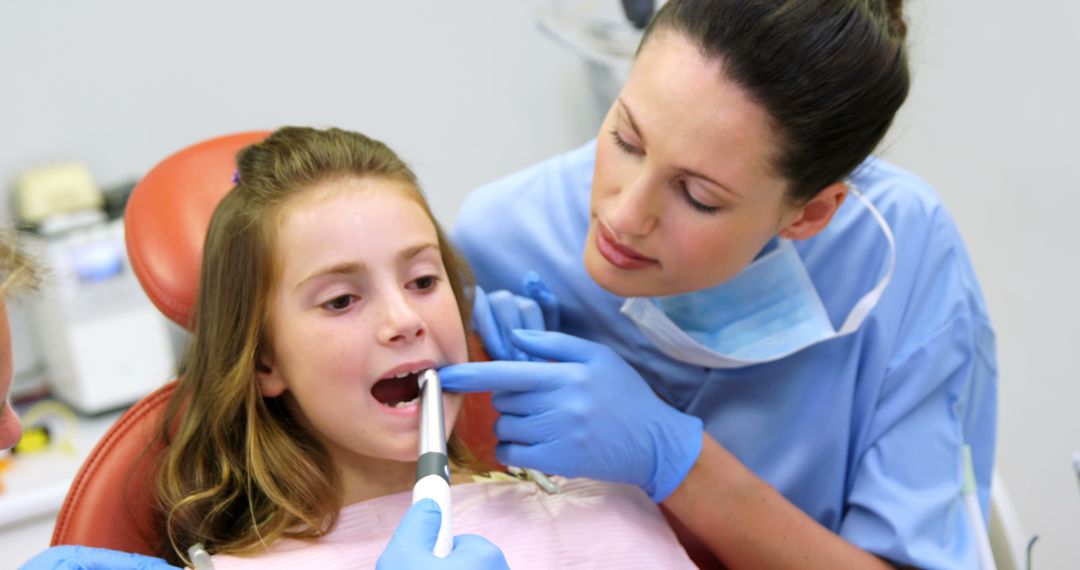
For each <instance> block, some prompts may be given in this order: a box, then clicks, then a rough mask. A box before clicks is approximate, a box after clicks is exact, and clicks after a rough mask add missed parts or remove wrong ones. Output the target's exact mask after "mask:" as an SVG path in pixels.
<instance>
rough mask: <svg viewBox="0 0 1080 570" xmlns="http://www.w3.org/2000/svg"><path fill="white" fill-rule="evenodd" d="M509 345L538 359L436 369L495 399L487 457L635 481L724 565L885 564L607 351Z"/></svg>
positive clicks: (449, 385)
mask: <svg viewBox="0 0 1080 570" xmlns="http://www.w3.org/2000/svg"><path fill="white" fill-rule="evenodd" d="M509 338H510V340H511V342H512V343H513V344H514V345H515V347H516V348H517V349H518V350H520V351H522V352H524V353H526V354H528V355H529V356H530V357H532V358H536V359H540V360H542V361H539V362H537V361H530V362H475V363H467V364H458V365H454V366H448V367H446V368H443V369H442V370H441V371H440V372H439V375H440V378H441V379H442V384H443V389H445V390H447V391H463V392H469V391H481V392H483V391H493V392H495V393H494V395H493V397H492V404H493V405H494V406H495V408H496V410H498V412H499V413H500V414H502V416H501V417H500V418H499V419H498V421H497V422H496V424H495V435H496V437H497V438H498V439H499V445H498V447H497V448H496V456H497V457H498V458H499V461H501V462H503V463H506V464H512V465H520V466H522V467H531V468H535V469H539V470H541V471H544V472H546V473H555V474H559V475H564V476H567V477H590V478H593V479H600V480H604V481H613V482H622V483H630V484H634V485H637V486H639V487H641V488H642V489H643V490H644V491H645V492H646V493H647V494H648V495H649V497H651V498H652V499H653V500H654V501H656V502H663V503H664V506H666V507H667V508H668V509H669V510H670V511H671V513H672V514H673V515H674V516H675V517H676V518H677V519H679V521H680V522H682V523H683V524H684V525H686V526H687V528H688V529H689V530H690V531H691V532H693V533H694V534H696V535H697V536H698V537H699V538H700V539H701V540H702V541H704V542H705V544H706V545H707V546H708V547H709V549H710V550H711V551H712V552H713V553H714V554H716V556H717V557H718V558H719V559H720V560H721V561H723V562H724V564H725V565H727V566H728V567H731V568H742V567H748V568H838V567H840V568H888V567H889V566H888V565H886V564H885V563H884V562H882V561H881V560H880V559H878V558H876V557H875V556H873V555H871V554H869V553H867V552H865V551H863V550H861V549H859V548H858V547H856V546H854V545H852V544H850V543H848V542H847V541H845V540H843V539H842V538H840V537H839V536H837V535H835V534H833V533H832V532H830V531H829V530H827V529H826V528H824V527H822V526H820V525H819V524H818V523H817V522H816V521H814V520H813V519H811V518H810V517H809V516H807V515H806V514H804V513H803V512H802V511H800V510H799V509H798V508H797V507H795V506H794V505H792V504H791V503H789V502H788V501H787V500H786V499H785V498H784V497H783V496H782V495H781V494H780V493H778V492H777V491H776V490H775V489H773V488H772V487H771V486H770V485H768V484H767V483H766V482H765V481H763V480H761V479H760V478H758V477H757V476H756V475H754V474H753V473H751V472H750V471H749V470H748V469H747V468H746V467H745V466H744V465H742V463H741V462H740V461H739V460H738V459H737V458H735V457H734V456H733V455H731V454H730V453H729V452H728V451H727V450H725V449H724V448H723V447H722V446H720V444H718V443H717V442H716V441H715V440H713V439H712V438H711V437H709V436H708V435H707V434H706V433H705V432H704V428H703V424H702V421H701V419H699V418H697V417H695V416H692V415H689V414H686V413H683V412H680V411H679V410H676V409H675V408H673V407H672V406H670V405H668V404H667V403H666V402H664V401H662V400H661V399H660V398H659V397H658V396H657V395H656V393H655V392H653V391H652V389H651V388H650V387H649V385H648V384H647V383H646V382H645V380H644V379H643V378H642V377H641V375H640V374H638V373H637V371H636V370H634V368H633V367H632V366H630V365H629V364H628V363H627V362H626V361H625V360H623V359H622V357H620V356H619V355H618V354H616V353H615V352H614V351H613V350H611V349H610V348H608V347H607V346H604V345H601V344H599V343H595V342H592V341H589V340H585V339H581V338H577V337H573V336H570V335H565V334H561V333H553V332H537V331H528V330H518V331H513V332H512V333H511V334H510V335H509ZM548 361H553V362H548Z"/></svg>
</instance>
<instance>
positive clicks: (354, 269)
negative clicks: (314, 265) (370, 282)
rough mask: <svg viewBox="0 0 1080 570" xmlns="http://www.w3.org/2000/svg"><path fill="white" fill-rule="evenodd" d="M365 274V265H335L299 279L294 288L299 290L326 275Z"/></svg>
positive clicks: (356, 263) (355, 263)
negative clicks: (309, 282)
mask: <svg viewBox="0 0 1080 570" xmlns="http://www.w3.org/2000/svg"><path fill="white" fill-rule="evenodd" d="M365 272H367V265H364V264H363V263H360V262H357V261H346V262H343V263H335V264H334V265H331V266H330V267H325V268H323V269H319V270H317V271H315V272H314V273H312V274H311V275H308V276H307V277H305V278H303V279H301V280H300V282H299V283H297V284H296V288H297V289H299V288H301V287H303V286H304V284H305V283H307V282H308V281H312V280H314V279H318V278H319V277H324V276H326V275H358V274H361V273H365Z"/></svg>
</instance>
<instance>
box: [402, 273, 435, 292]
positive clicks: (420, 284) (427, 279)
mask: <svg viewBox="0 0 1080 570" xmlns="http://www.w3.org/2000/svg"><path fill="white" fill-rule="evenodd" d="M438 283H439V276H438V275H425V276H423V277H420V278H418V279H413V281H412V283H410V284H409V288H411V289H416V290H417V291H428V290H430V289H434V288H435V285H438Z"/></svg>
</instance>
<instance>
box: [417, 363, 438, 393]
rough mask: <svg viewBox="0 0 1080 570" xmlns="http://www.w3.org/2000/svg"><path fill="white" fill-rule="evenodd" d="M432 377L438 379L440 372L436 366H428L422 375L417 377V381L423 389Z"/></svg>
mask: <svg viewBox="0 0 1080 570" xmlns="http://www.w3.org/2000/svg"><path fill="white" fill-rule="evenodd" d="M432 379H434V380H438V379H439V373H438V372H436V371H435V369H434V368H428V369H427V370H425V371H423V372H421V373H420V376H418V377H417V378H416V383H417V385H418V386H419V387H420V389H421V390H423V389H424V384H427V383H428V380H432Z"/></svg>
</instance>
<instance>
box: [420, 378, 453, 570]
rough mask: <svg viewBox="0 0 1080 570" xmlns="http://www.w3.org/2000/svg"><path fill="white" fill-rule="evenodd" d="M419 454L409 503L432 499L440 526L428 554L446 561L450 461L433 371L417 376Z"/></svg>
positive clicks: (450, 536)
mask: <svg viewBox="0 0 1080 570" xmlns="http://www.w3.org/2000/svg"><path fill="white" fill-rule="evenodd" d="M418 382H419V384H420V453H419V457H418V458H417V461H416V483H415V484H414V485H413V499H412V500H413V503H414V504H415V503H416V502H417V501H420V500H421V499H433V500H434V501H435V502H436V503H437V504H438V505H439V510H440V511H442V524H440V525H439V535H438V538H436V539H435V548H434V550H433V551H432V552H433V553H434V554H435V556H438V557H439V558H446V556H447V555H448V554H450V550H451V549H452V548H453V542H454V532H453V526H452V525H451V521H450V504H451V503H450V462H449V459H448V458H447V455H446V428H445V427H444V423H443V399H442V382H440V381H439V374H438V372H435V370H433V369H429V370H425V371H424V372H423V373H421V374H420V378H419V380H418Z"/></svg>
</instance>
